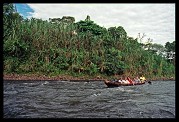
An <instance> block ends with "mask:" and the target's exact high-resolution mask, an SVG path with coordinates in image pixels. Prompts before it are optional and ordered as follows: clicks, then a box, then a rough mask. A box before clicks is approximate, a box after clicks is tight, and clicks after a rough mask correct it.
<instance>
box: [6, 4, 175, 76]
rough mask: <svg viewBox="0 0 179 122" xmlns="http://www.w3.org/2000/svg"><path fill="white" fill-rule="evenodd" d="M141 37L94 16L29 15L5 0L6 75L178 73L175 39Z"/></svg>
mask: <svg viewBox="0 0 179 122" xmlns="http://www.w3.org/2000/svg"><path fill="white" fill-rule="evenodd" d="M140 39H142V38H136V39H134V38H133V37H129V36H128V35H127V32H126V31H125V29H124V27H122V26H118V27H110V28H108V29H107V28H104V27H101V26H99V25H98V24H96V23H95V22H94V21H92V20H91V18H90V16H87V17H86V19H84V20H81V21H79V22H75V18H74V17H70V16H63V17H62V18H49V21H47V20H46V21H44V20H42V19H36V18H31V19H24V18H23V17H22V16H20V15H19V13H17V12H15V10H14V6H13V4H3V63H4V65H3V68H4V73H5V74H8V73H16V74H31V73H32V74H36V73H38V74H45V75H47V76H51V75H54V76H57V75H62V74H68V75H71V76H75V77H79V76H92V77H93V76H94V77H95V76H107V77H110V76H114V75H126V76H136V75H140V74H143V75H145V76H146V78H153V77H157V78H158V77H159V78H160V77H175V63H174V62H175V56H174V53H175V41H173V42H172V43H170V42H167V43H166V45H165V46H162V45H160V44H152V43H147V44H143V43H140V42H139V40H140ZM169 41H170V40H169ZM172 54H173V55H172Z"/></svg>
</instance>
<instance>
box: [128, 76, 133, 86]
mask: <svg viewBox="0 0 179 122" xmlns="http://www.w3.org/2000/svg"><path fill="white" fill-rule="evenodd" d="M127 80H128V81H129V83H130V84H133V85H134V82H133V81H132V80H131V79H130V78H129V77H127Z"/></svg>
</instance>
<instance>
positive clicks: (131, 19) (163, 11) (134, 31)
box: [15, 3, 175, 46]
mask: <svg viewBox="0 0 179 122" xmlns="http://www.w3.org/2000/svg"><path fill="white" fill-rule="evenodd" d="M15 5H16V9H17V12H18V13H20V14H21V15H22V16H23V17H24V18H31V17H34V18H39V19H43V20H49V18H62V17H63V16H72V17H74V18H75V22H78V21H80V20H85V19H86V16H87V15H89V16H90V18H91V20H92V21H94V23H96V24H98V25H100V26H102V27H105V28H109V27H118V26H122V27H123V28H124V29H125V31H126V32H127V35H128V36H129V37H133V38H137V37H138V35H139V33H140V35H143V34H144V35H145V37H144V38H143V40H142V42H143V43H145V42H147V40H148V38H150V39H151V40H152V43H157V44H162V45H163V46H164V45H165V43H166V42H173V41H175V3H165V4H164V3H158V4H156V3H153V4H146V3H140V4H136V3H133V4H131V3H126V4H124V3H115V4H112V3H106V4H104V3H98V4H96V3H89V4H86V3H81V4H80V3H67V4H65V3H59V4H58V3H52V4H47V3H39V4H37V3H35V4H28V3H27V4H24V3H23V4H20V3H18V4H15Z"/></svg>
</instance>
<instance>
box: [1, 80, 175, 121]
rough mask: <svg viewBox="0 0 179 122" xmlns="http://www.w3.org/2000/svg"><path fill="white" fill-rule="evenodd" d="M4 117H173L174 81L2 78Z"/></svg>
mask: <svg viewBox="0 0 179 122" xmlns="http://www.w3.org/2000/svg"><path fill="white" fill-rule="evenodd" d="M3 94H4V99H3V100H4V102H3V112H4V118H175V81H154V82H153V83H152V85H150V84H144V85H139V86H121V87H115V88H108V87H107V86H106V85H105V84H104V83H103V82H102V81H101V82H100V81H96V82H95V81H94V82H69V81H4V91H3Z"/></svg>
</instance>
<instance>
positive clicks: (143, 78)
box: [140, 75, 146, 83]
mask: <svg viewBox="0 0 179 122" xmlns="http://www.w3.org/2000/svg"><path fill="white" fill-rule="evenodd" d="M140 81H141V82H142V83H143V82H145V81H146V79H145V77H144V76H143V75H142V76H141V77H140Z"/></svg>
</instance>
